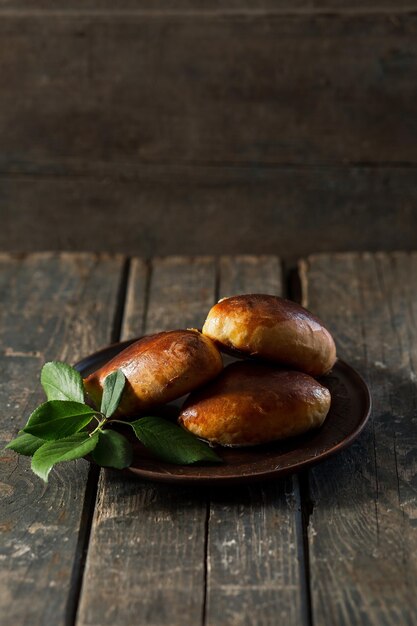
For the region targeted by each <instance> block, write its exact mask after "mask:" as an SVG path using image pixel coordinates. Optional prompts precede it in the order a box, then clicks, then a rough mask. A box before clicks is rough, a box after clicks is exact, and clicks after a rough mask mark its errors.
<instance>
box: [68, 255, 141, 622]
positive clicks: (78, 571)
mask: <svg viewBox="0 0 417 626" xmlns="http://www.w3.org/2000/svg"><path fill="white" fill-rule="evenodd" d="M130 267H131V263H130V258H126V259H125V260H124V263H123V266H122V270H121V274H120V282H119V288H118V293H117V300H116V307H115V313H114V318H113V323H112V328H111V335H110V337H111V341H112V342H116V341H118V340H119V339H120V333H121V329H122V325H123V318H124V311H125V303H126V295H127V287H128V282H129V275H130ZM99 478H100V469H99V468H98V466H96V465H93V464H91V466H90V469H89V472H88V477H87V485H86V490H85V494H84V503H83V510H82V516H81V520H82V521H81V524H80V532H79V536H78V543H77V550H76V554H77V555H78V557H77V558H76V559H75V565H74V568H73V573H72V576H71V584H70V591H69V594H68V602H67V610H66V617H65V626H74V625H75V624H76V621H77V615H78V608H79V603H80V598H81V593H82V587H83V582H84V573H85V564H86V561H87V555H88V550H89V546H90V538H91V532H92V528H93V518H94V513H95V510H96V501H97V493H98V483H99Z"/></svg>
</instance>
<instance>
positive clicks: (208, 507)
mask: <svg viewBox="0 0 417 626" xmlns="http://www.w3.org/2000/svg"><path fill="white" fill-rule="evenodd" d="M210 515H211V502H210V498H207V502H206V518H205V521H204V572H203V604H202V615H201V624H202V626H206V622H207V595H208V590H207V585H208V558H209V554H208V546H209V534H210Z"/></svg>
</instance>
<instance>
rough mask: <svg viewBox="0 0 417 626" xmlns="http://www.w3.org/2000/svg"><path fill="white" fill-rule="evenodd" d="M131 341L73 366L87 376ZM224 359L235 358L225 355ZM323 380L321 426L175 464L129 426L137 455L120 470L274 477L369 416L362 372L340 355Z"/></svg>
mask: <svg viewBox="0 0 417 626" xmlns="http://www.w3.org/2000/svg"><path fill="white" fill-rule="evenodd" d="M133 341H136V339H132V340H129V341H123V342H120V343H117V344H113V345H111V346H108V347H106V348H104V349H103V350H100V351H99V352H95V353H94V354H91V355H90V356H87V357H85V358H84V359H82V360H81V361H79V362H78V363H76V365H75V367H76V369H77V370H78V371H79V372H81V374H82V376H84V377H85V376H87V375H88V374H90V373H91V372H93V371H95V370H96V369H97V368H99V367H101V366H102V365H103V364H104V363H106V362H107V361H108V360H109V359H111V358H112V357H113V356H115V355H116V354H118V353H119V352H120V351H121V350H123V349H124V348H126V347H127V346H128V345H130V344H131V343H133ZM224 360H225V362H227V361H230V360H231V359H230V358H229V357H225V359H224ZM320 382H321V383H322V384H323V385H325V386H326V387H327V388H328V389H329V390H330V392H331V394H332V405H331V408H330V411H329V414H328V416H327V418H326V420H325V422H324V424H323V426H321V428H319V429H318V430H315V431H312V432H310V433H307V434H306V435H303V436H301V437H294V438H292V439H287V440H286V441H281V442H275V443H271V444H267V445H262V446H255V447H253V448H222V447H217V448H216V452H217V453H218V454H219V456H221V458H222V459H223V461H224V463H223V464H222V465H172V464H170V463H166V462H164V461H160V460H158V459H156V458H155V457H152V456H151V455H150V454H149V453H148V452H147V450H146V449H145V448H144V447H143V446H142V445H141V444H140V443H139V442H137V440H136V439H135V437H134V436H133V437H132V436H131V433H130V430H131V429H130V428H129V427H127V428H126V430H124V431H123V433H124V434H125V435H126V436H129V438H130V439H131V440H132V443H133V445H134V458H133V463H132V465H131V467H129V468H127V469H126V470H120V471H123V472H129V473H131V474H135V475H136V476H138V477H139V478H144V479H148V480H153V481H159V482H166V483H196V482H198V483H204V484H219V483H221V484H232V483H249V482H254V481H259V480H266V479H271V478H275V477H278V476H282V475H284V474H289V473H294V472H297V471H299V470H300V469H302V468H305V467H308V466H309V465H312V464H313V463H317V462H318V461H322V460H323V459H326V458H327V457H329V456H330V455H332V454H334V453H335V452H339V451H340V450H343V448H346V447H347V446H348V445H350V444H351V443H352V442H353V441H354V439H356V437H357V436H358V435H359V433H360V432H361V431H362V429H363V428H364V426H365V424H366V422H367V420H368V418H369V414H370V411H371V396H370V393H369V389H368V386H367V385H366V383H365V381H364V380H363V379H362V377H361V376H360V375H359V374H358V372H356V371H355V370H354V369H353V367H351V366H350V365H348V364H347V363H345V362H344V361H340V360H339V361H337V363H336V365H335V366H334V368H333V370H332V371H331V372H330V374H328V375H327V376H323V377H322V378H321V379H320ZM183 400H184V398H181V399H180V400H177V401H176V403H172V404H170V405H167V406H166V407H164V408H163V409H162V410H159V411H158V412H157V411H155V414H158V415H165V416H166V417H168V418H172V419H174V418H175V416H176V414H177V413H178V409H179V407H180V406H181V404H182V402H183Z"/></svg>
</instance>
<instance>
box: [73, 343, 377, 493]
mask: <svg viewBox="0 0 417 626" xmlns="http://www.w3.org/2000/svg"><path fill="white" fill-rule="evenodd" d="M144 336H145V335H141V336H139V337H134V338H132V339H125V340H123V341H116V342H112V343H110V344H108V345H107V346H104V347H103V348H100V349H99V350H96V351H95V352H92V353H91V354H88V355H87V356H85V357H83V358H81V359H79V360H78V361H77V362H76V363H75V364H74V368H75V369H77V370H78V371H80V373H81V374H82V370H85V369H86V368H87V367H88V362H89V361H93V360H96V359H99V358H100V356H101V355H104V354H106V353H108V352H109V351H110V350H115V349H119V348H120V350H117V351H118V352H120V351H121V350H123V349H124V348H126V347H128V346H129V345H130V344H132V343H134V342H135V341H138V340H139V339H141V338H142V337H144ZM336 364H337V366H338V367H341V368H342V369H344V370H345V372H348V373H349V375H350V377H352V376H353V378H355V379H356V382H355V388H360V390H361V393H362V395H363V398H364V400H365V410H364V413H363V417H362V419H361V421H360V422H359V424H358V425H357V426H356V427H355V428H354V429H353V430H352V431H351V432H350V433H349V434H348V435H346V436H345V437H344V438H343V439H342V440H341V441H339V442H338V443H337V444H335V445H333V446H332V447H330V448H327V449H326V450H324V451H322V452H320V453H319V454H317V455H316V456H314V457H308V458H306V459H303V460H301V461H297V462H294V463H290V464H289V465H288V466H286V467H278V468H273V469H268V470H261V471H259V472H256V471H254V472H242V473H240V474H233V475H232V474H231V475H229V476H228V475H224V476H222V475H214V476H211V475H206V476H195V475H188V474H175V473H169V472H168V473H164V472H162V471H155V470H147V469H140V468H135V467H127V468H124V469H122V470H116V469H115V470H114V471H118V472H119V473H122V474H125V475H129V476H131V475H134V476H135V477H137V478H140V479H144V480H148V481H151V482H163V483H169V484H181V485H185V484H189V485H195V484H197V483H198V484H204V485H214V484H216V485H229V484H238V483H240V484H242V483H245V484H250V483H253V482H261V481H268V480H272V479H273V478H277V477H280V476H287V475H289V474H295V473H297V472H300V471H302V470H304V469H305V468H307V467H312V466H314V465H316V464H317V463H320V462H321V461H324V460H326V459H328V458H329V457H331V456H333V455H334V454H337V453H338V452H340V451H341V450H344V449H345V448H347V447H348V446H350V445H351V444H352V443H353V442H354V441H355V440H356V439H357V438H358V437H359V435H360V434H361V433H362V431H363V429H364V428H365V426H366V424H367V423H368V421H369V418H370V415H371V412H372V396H371V392H370V389H369V385H368V384H367V382H366V381H365V379H364V378H363V377H362V375H361V374H360V373H359V372H358V371H357V370H356V369H355V368H354V367H352V365H350V364H349V363H348V362H347V361H345V360H343V359H339V358H338V359H337V361H336ZM89 460H90V461H91V459H89ZM161 462H162V461H161ZM172 467H173V468H175V467H176V466H175V465H172ZM196 467H198V466H196Z"/></svg>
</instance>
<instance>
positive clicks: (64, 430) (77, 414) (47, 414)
mask: <svg viewBox="0 0 417 626" xmlns="http://www.w3.org/2000/svg"><path fill="white" fill-rule="evenodd" d="M95 413H96V411H94V409H92V408H91V407H89V406H87V405H86V404H81V403H80V402H69V401H67V400H51V401H50V402H45V403H44V404H41V405H40V406H38V408H37V409H36V410H35V411H34V412H33V413H32V415H31V416H30V417H29V420H28V423H27V424H26V426H25V427H24V429H23V430H24V432H25V433H29V434H30V435H35V437H40V438H41V439H46V440H47V441H54V440H56V439H63V438H64V437H68V436H69V435H73V434H74V433H76V432H78V431H79V430H81V429H82V428H84V426H87V424H89V423H90V422H91V420H92V419H93V415H95Z"/></svg>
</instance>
